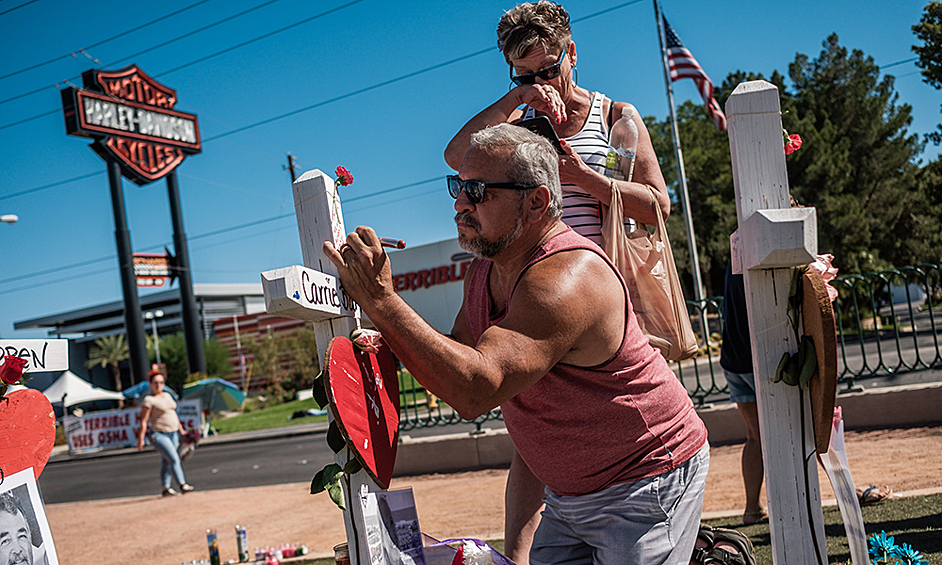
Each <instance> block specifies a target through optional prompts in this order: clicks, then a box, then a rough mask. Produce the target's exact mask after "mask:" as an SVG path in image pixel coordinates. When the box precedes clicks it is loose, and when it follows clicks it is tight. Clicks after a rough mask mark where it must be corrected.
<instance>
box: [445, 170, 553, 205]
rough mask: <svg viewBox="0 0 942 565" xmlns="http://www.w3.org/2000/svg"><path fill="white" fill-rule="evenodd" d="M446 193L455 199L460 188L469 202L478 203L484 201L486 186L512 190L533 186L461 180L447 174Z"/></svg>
mask: <svg viewBox="0 0 942 565" xmlns="http://www.w3.org/2000/svg"><path fill="white" fill-rule="evenodd" d="M446 178H447V179H448V194H450V195H451V197H452V198H454V199H455V200H457V199H458V195H460V194H461V191H462V189H463V190H464V193H465V194H467V195H468V201H470V202H471V204H480V203H481V202H483V201H484V191H485V190H486V189H488V188H508V189H514V190H530V189H531V188H536V187H535V186H524V185H522V184H517V183H515V182H484V181H482V180H461V179H460V178H459V177H458V175H448V176H447V177H446Z"/></svg>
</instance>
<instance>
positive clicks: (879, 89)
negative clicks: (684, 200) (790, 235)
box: [646, 35, 942, 297]
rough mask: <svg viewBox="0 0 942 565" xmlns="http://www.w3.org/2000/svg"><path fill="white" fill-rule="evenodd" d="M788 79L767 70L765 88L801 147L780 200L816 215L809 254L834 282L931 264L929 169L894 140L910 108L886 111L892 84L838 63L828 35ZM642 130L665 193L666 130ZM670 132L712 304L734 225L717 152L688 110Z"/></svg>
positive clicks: (870, 66)
mask: <svg viewBox="0 0 942 565" xmlns="http://www.w3.org/2000/svg"><path fill="white" fill-rule="evenodd" d="M789 75H790V78H791V81H792V87H790V88H788V89H786V87H785V81H784V77H782V75H781V74H779V73H778V72H777V71H775V72H773V73H772V74H771V76H770V78H769V79H767V80H768V81H769V82H771V83H772V84H775V85H776V86H777V87H778V88H779V92H780V96H781V103H782V123H783V126H784V128H785V129H786V130H787V131H788V132H789V133H798V134H799V135H801V137H802V139H803V140H804V145H803V146H802V149H801V150H799V151H798V152H796V153H793V154H791V155H789V156H788V157H787V158H786V166H787V167H788V178H789V184H790V191H791V193H792V195H793V196H795V197H796V198H797V200H798V201H799V202H800V203H801V204H803V205H808V206H814V207H815V208H816V209H817V218H818V238H819V241H818V249H819V250H821V252H822V253H824V252H828V253H833V254H834V255H835V256H836V263H835V264H836V265H837V266H838V267H839V268H840V269H841V272H842V273H846V274H850V273H862V272H866V271H871V270H876V269H879V268H883V267H889V266H904V265H911V264H915V263H919V262H925V261H937V260H938V257H939V253H940V251H939V250H940V248H942V235H940V232H942V230H939V228H938V226H939V224H940V220H942V216H940V214H939V210H940V208H942V206H940V205H939V203H938V200H939V196H938V194H939V190H938V188H939V185H938V180H939V176H938V174H937V172H938V167H939V166H938V165H934V166H932V167H929V166H927V167H926V168H925V171H923V170H921V169H920V168H919V166H918V165H917V158H918V155H919V153H920V152H921V151H922V144H921V143H920V142H919V140H918V138H917V136H916V135H911V134H909V133H908V132H907V131H906V127H907V126H908V125H909V124H910V123H911V117H910V111H911V108H910V106H909V105H907V104H898V96H897V94H896V93H895V91H894V88H893V81H894V79H893V77H891V76H888V77H883V78H882V79H881V78H880V70H879V68H878V67H877V66H876V65H875V64H874V63H873V60H872V58H870V57H866V56H864V54H863V53H861V52H860V51H853V52H851V53H848V51H847V50H846V49H844V48H843V47H841V46H840V45H839V44H838V38H837V36H836V35H832V36H830V37H828V38H827V40H826V41H825V42H824V50H823V51H822V52H821V53H820V55H819V56H818V58H816V59H810V58H809V57H807V56H806V55H802V54H799V55H797V56H796V57H795V60H794V62H793V63H792V64H791V65H790V66H789ZM761 78H762V75H760V74H756V73H745V72H742V71H737V72H735V73H731V74H730V75H729V76H728V77H727V78H726V80H724V81H723V83H722V84H721V85H719V86H718V87H717V88H716V90H715V92H714V94H715V96H716V98H717V100H718V101H719V102H720V104H721V105H725V103H726V101H727V99H728V98H729V95H730V94H731V93H732V91H733V89H734V88H735V87H736V86H737V85H738V84H739V83H741V82H743V81H745V80H756V79H761ZM646 122H647V125H648V130H649V132H650V133H651V140H652V143H653V144H654V149H655V151H656V152H657V154H658V158H659V160H660V163H661V170H662V171H663V172H664V178H665V179H667V181H668V185H669V187H670V188H671V190H673V191H674V193H675V194H676V191H677V189H678V186H677V185H678V183H677V181H676V178H677V173H676V166H675V164H674V152H673V148H672V146H671V135H670V129H669V123H668V121H666V120H665V121H664V122H656V121H655V120H654V119H653V118H647V119H646ZM677 122H678V129H679V130H680V138H681V146H682V148H683V152H684V165H685V169H686V173H687V179H688V182H687V186H688V193H689V198H690V207H691V211H692V218H693V224H694V231H695V234H696V238H697V250H698V254H699V256H700V270H701V273H702V274H703V279H704V284H705V286H706V287H707V288H706V290H707V296H715V295H717V294H719V289H721V288H722V286H721V285H722V280H723V279H722V277H723V273H724V268H725V265H726V261H728V258H729V241H728V238H729V235H730V234H731V233H732V232H733V231H735V229H736V227H737V219H736V207H735V200H734V190H733V182H732V172H731V166H730V155H729V142H728V138H727V135H726V134H725V132H720V131H719V130H717V129H716V128H715V127H713V125H712V122H711V121H710V119H709V116H708V115H707V112H706V109H705V108H704V107H703V106H702V105H701V104H699V103H694V102H690V101H687V102H685V103H684V104H682V105H681V106H680V107H679V108H678V109H677ZM783 143H784V138H783ZM674 202H675V203H674V205H673V210H672V213H671V216H670V218H669V219H668V231H669V233H670V235H671V245H672V247H673V250H674V256H675V257H674V258H675V261H676V263H677V267H678V270H679V271H680V272H681V276H682V278H683V279H684V282H685V293H688V294H687V296H688V297H689V296H692V293H691V292H690V290H691V289H692V286H690V283H689V281H690V280H691V277H690V274H689V273H690V266H689V257H688V255H689V254H688V252H687V248H686V230H685V228H684V226H683V222H682V211H681V210H680V209H679V206H678V205H677V203H676V202H677V199H676V198H674Z"/></svg>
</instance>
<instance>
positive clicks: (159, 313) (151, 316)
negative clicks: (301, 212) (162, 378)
mask: <svg viewBox="0 0 942 565" xmlns="http://www.w3.org/2000/svg"><path fill="white" fill-rule="evenodd" d="M163 317H164V311H163V310H154V311H153V312H144V319H145V320H150V329H151V332H152V333H153V334H154V353H156V354H157V364H158V365H160V338H158V337H157V318H163Z"/></svg>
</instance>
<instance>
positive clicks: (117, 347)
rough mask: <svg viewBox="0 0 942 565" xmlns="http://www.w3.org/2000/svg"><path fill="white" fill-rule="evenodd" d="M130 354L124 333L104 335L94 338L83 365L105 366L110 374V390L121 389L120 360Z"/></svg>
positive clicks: (90, 366) (89, 366)
mask: <svg viewBox="0 0 942 565" xmlns="http://www.w3.org/2000/svg"><path fill="white" fill-rule="evenodd" d="M130 356H131V354H130V351H129V349H128V342H127V340H125V338H124V334H116V335H106V336H103V337H100V338H98V339H96V340H95V345H94V346H93V347H92V348H91V351H89V352H88V360H87V361H85V366H86V367H87V368H89V369H91V368H92V367H94V366H95V365H101V366H102V367H107V368H108V373H109V374H110V375H111V384H112V390H122V388H123V387H122V386H121V362H122V361H124V360H125V359H127V358H128V357H130Z"/></svg>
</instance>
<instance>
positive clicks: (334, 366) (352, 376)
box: [324, 336, 399, 488]
mask: <svg viewBox="0 0 942 565" xmlns="http://www.w3.org/2000/svg"><path fill="white" fill-rule="evenodd" d="M324 373H325V375H324V378H325V381H326V382H325V384H326V388H327V398H328V399H329V400H330V407H331V409H332V410H333V413H334V419H335V421H336V422H337V426H338V427H339V428H340V431H341V432H342V433H343V436H344V439H345V440H346V442H347V446H348V447H350V449H351V450H353V452H354V453H355V454H356V456H357V458H358V459H359V460H360V463H361V464H362V465H363V468H364V469H366V472H367V473H369V475H370V477H372V478H373V480H374V481H376V483H377V484H379V485H380V486H381V487H383V488H389V481H390V480H391V479H392V473H393V467H394V466H395V464H396V449H397V447H398V445H399V378H398V376H397V375H396V362H395V360H394V359H393V356H392V353H391V352H390V351H389V346H388V345H386V344H383V345H382V346H381V347H380V348H379V352H378V353H365V352H363V351H360V350H359V349H357V348H356V346H354V345H353V342H352V341H350V340H349V339H347V338H346V337H343V336H339V337H335V338H334V339H332V340H330V344H329V345H328V346H327V370H326V371H324Z"/></svg>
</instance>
